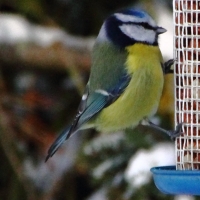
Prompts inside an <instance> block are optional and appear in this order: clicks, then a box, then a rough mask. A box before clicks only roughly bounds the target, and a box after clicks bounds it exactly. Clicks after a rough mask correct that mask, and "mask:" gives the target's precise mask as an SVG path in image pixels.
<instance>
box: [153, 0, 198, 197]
mask: <svg viewBox="0 0 200 200" xmlns="http://www.w3.org/2000/svg"><path fill="white" fill-rule="evenodd" d="M173 23H174V59H175V64H174V83H175V125H178V124H180V123H183V125H182V132H183V134H182V135H181V136H180V137H178V138H176V141H175V145H176V166H163V167H154V168H152V169H151V171H152V173H153V177H154V182H155V184H156V186H157V188H158V189H159V190H160V191H162V192H164V193H166V194H174V195H175V194H187V195H200V1H198V0H173Z"/></svg>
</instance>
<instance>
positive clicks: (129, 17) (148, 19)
mask: <svg viewBox="0 0 200 200" xmlns="http://www.w3.org/2000/svg"><path fill="white" fill-rule="evenodd" d="M115 16H116V18H117V19H118V20H120V21H122V22H134V23H142V22H144V23H148V24H149V25H151V26H153V27H156V23H155V21H154V20H153V19H152V18H151V17H150V16H148V15H147V16H146V17H145V18H144V17H143V18H140V17H136V16H132V15H124V14H121V13H116V14H115Z"/></svg>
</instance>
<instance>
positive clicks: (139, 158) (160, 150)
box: [125, 143, 175, 188]
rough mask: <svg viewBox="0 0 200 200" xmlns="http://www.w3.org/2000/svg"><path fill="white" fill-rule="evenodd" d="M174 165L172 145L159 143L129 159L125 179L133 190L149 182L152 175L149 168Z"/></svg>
mask: <svg viewBox="0 0 200 200" xmlns="http://www.w3.org/2000/svg"><path fill="white" fill-rule="evenodd" d="M174 164H175V149H174V144H173V143H159V144H157V145H156V146H154V147H153V148H151V149H149V150H146V149H141V150H139V151H138V152H137V153H136V154H135V155H134V156H133V157H132V158H131V160H130V162H129V164H128V167H127V169H126V171H125V179H126V180H127V182H129V183H130V185H131V186H132V187H133V188H139V187H141V186H143V185H145V184H147V183H148V182H149V181H150V180H151V177H152V174H151V172H150V168H152V167H155V166H162V165H164V166H165V165H174Z"/></svg>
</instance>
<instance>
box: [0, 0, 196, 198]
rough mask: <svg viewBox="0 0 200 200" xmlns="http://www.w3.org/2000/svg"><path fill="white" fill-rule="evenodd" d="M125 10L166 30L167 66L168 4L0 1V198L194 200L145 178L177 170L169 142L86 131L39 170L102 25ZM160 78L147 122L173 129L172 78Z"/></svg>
mask: <svg viewBox="0 0 200 200" xmlns="http://www.w3.org/2000/svg"><path fill="white" fill-rule="evenodd" d="M124 7H138V8H142V9H144V10H146V11H148V12H149V13H150V14H151V15H152V16H153V18H155V20H156V21H157V23H158V25H160V26H162V27H164V28H166V29H167V30H168V32H167V33H165V34H163V35H162V36H161V38H160V41H159V43H160V47H161V51H162V53H163V57H164V59H165V60H168V59H171V58H173V19H172V15H173V13H172V1H170V0H162V1H161V0H140V1H139V0H135V1H133V0H123V1H122V0H121V1H119V0H110V1H107V0H95V1H89V0H9V1H8V0H1V1H0V160H1V165H0V199H4V200H22V199H24V200H26V199H27V200H130V199H134V200H144V199H145V200H156V199H157V200H165V199H166V200H172V199H174V200H183V199H185V200H186V199H187V200H193V199H197V198H194V197H183V196H167V195H164V194H162V193H160V192H159V191H158V190H157V188H156V187H155V185H154V183H153V181H152V176H151V173H150V171H149V170H150V168H151V167H153V166H160V165H173V164H175V158H174V154H175V153H174V142H173V141H171V140H170V139H169V138H168V137H167V136H166V135H162V134H160V133H152V132H151V131H149V130H137V129H136V130H127V131H126V132H117V133H112V134H106V133H98V132H96V131H95V130H87V131H84V132H81V133H80V134H76V135H75V136H74V137H72V138H71V139H70V140H69V141H68V142H66V143H65V145H63V146H62V148H61V149H60V150H59V151H58V152H57V153H56V154H55V155H54V157H53V158H51V159H49V160H48V162H47V163H45V162H44V160H45V157H46V153H47V150H48V148H49V146H50V145H51V143H52V142H53V141H54V139H55V137H56V135H57V134H58V133H59V132H60V131H61V130H62V129H63V128H64V127H65V126H66V125H67V124H69V123H70V122H71V120H72V119H73V117H74V115H75V113H76V109H77V107H78V104H79V101H80V98H81V94H82V92H83V89H84V87H85V84H86V83H87V80H88V76H89V71H90V65H91V50H92V46H93V44H94V40H95V37H96V35H97V34H98V31H99V29H100V27H101V25H102V22H103V20H104V19H105V18H106V17H107V16H108V15H109V14H111V13H113V12H115V11H116V10H117V9H120V8H124ZM165 79H166V81H165V88H164V92H163V96H162V99H161V103H160V108H159V111H158V114H157V115H156V116H155V117H153V119H152V121H153V122H154V123H157V124H159V125H161V126H162V127H164V128H167V129H173V126H174V124H173V121H174V120H173V115H174V104H173V75H166V77H165Z"/></svg>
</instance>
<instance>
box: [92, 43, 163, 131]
mask: <svg viewBox="0 0 200 200" xmlns="http://www.w3.org/2000/svg"><path fill="white" fill-rule="evenodd" d="M127 51H128V58H127V61H126V64H125V65H126V68H127V71H128V73H129V74H131V77H132V78H131V81H130V83H129V85H128V86H127V88H126V90H125V91H124V93H123V94H122V95H121V96H120V97H119V98H118V99H117V100H116V101H115V102H114V103H113V104H111V105H110V106H108V107H106V108H104V109H103V110H102V111H101V113H100V114H99V117H98V118H97V120H96V122H95V124H96V127H97V129H99V130H101V131H106V132H108V131H116V130H121V129H125V128H129V127H134V126H136V125H138V123H139V122H140V121H141V120H142V119H143V118H145V117H149V116H151V115H153V114H155V112H156V110H157V108H158V105H159V101H160V97H161V94H162V89H163V83H164V77H163V71H162V68H161V63H162V62H163V61H162V55H161V53H160V50H159V48H158V47H157V46H148V45H144V44H135V45H133V46H129V47H127Z"/></svg>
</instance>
